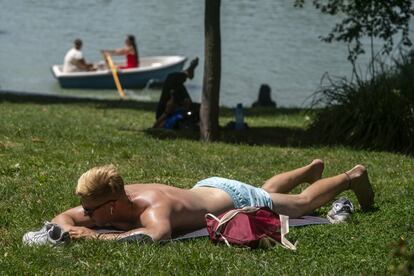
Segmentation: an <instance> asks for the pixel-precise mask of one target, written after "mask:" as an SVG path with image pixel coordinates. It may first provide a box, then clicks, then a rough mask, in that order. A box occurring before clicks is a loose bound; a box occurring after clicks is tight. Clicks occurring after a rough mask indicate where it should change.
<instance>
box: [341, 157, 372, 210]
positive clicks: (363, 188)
mask: <svg viewBox="0 0 414 276" xmlns="http://www.w3.org/2000/svg"><path fill="white" fill-rule="evenodd" d="M345 174H346V175H348V178H349V182H350V183H349V187H350V188H351V190H353V191H354V193H355V195H356V197H357V199H358V202H359V205H360V206H361V209H362V210H367V209H370V208H371V207H372V206H373V205H374V191H373V189H372V186H371V183H370V182H369V178H368V172H367V170H366V169H365V167H364V166H362V165H356V166H355V167H353V168H352V169H350V170H349V171H347V172H346V173H345Z"/></svg>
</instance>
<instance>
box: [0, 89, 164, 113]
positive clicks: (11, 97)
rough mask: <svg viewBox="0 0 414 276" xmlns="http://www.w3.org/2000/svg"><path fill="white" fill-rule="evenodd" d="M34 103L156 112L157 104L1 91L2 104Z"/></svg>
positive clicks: (0, 99) (0, 100)
mask: <svg viewBox="0 0 414 276" xmlns="http://www.w3.org/2000/svg"><path fill="white" fill-rule="evenodd" d="M3 101H6V102H14V103H34V104H92V105H96V107H97V108H122V109H139V110H144V111H154V110H155V109H156V106H157V103H155V102H138V101H134V100H128V99H127V100H122V99H119V100H110V99H96V98H87V97H85V98H84V97H72V96H60V95H48V94H36V93H27V92H14V91H0V103H1V102H3Z"/></svg>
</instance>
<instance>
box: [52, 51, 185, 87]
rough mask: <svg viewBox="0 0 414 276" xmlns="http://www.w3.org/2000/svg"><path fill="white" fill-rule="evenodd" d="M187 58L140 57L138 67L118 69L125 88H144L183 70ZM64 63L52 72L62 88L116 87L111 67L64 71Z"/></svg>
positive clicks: (54, 67)
mask: <svg viewBox="0 0 414 276" xmlns="http://www.w3.org/2000/svg"><path fill="white" fill-rule="evenodd" d="M186 60H187V58H186V57H183V56H154V57H142V58H140V66H139V67H137V68H129V69H118V70H117V71H118V77H119V81H120V82H121V85H122V87H123V88H143V87H145V86H146V85H147V84H148V82H150V81H153V82H156V83H162V82H163V81H164V80H165V78H166V77H167V75H168V74H170V73H172V72H177V71H181V70H182V69H183V66H184V63H185V62H186ZM62 67H63V66H62V65H53V66H52V74H53V76H54V77H55V78H56V79H57V80H58V81H59V84H60V86H61V87H62V88H89V89H115V88H116V87H115V82H114V79H113V76H112V73H111V71H110V70H109V69H107V68H103V69H101V70H99V69H98V70H97V71H85V72H71V73H64V72H62ZM101 67H105V66H101Z"/></svg>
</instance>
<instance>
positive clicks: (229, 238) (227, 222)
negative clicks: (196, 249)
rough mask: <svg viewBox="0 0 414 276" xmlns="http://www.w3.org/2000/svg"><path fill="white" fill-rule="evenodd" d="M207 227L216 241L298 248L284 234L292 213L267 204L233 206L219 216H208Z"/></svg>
mask: <svg viewBox="0 0 414 276" xmlns="http://www.w3.org/2000/svg"><path fill="white" fill-rule="evenodd" d="M205 218H206V222H207V231H208V234H209V237H210V240H211V241H213V243H223V242H224V243H226V244H227V245H228V246H231V245H238V246H247V247H250V248H269V247H272V246H275V245H277V244H280V245H282V246H283V247H286V248H289V249H292V250H296V246H295V245H293V244H292V243H290V242H289V241H288V240H287V239H286V238H285V235H286V234H287V233H288V232H289V217H287V216H283V215H278V214H276V213H275V212H273V211H272V210H271V209H269V208H268V207H261V208H258V207H244V208H242V209H233V210H230V211H228V212H225V213H224V214H221V215H220V216H218V217H216V216H214V215H213V214H207V215H206V216H205Z"/></svg>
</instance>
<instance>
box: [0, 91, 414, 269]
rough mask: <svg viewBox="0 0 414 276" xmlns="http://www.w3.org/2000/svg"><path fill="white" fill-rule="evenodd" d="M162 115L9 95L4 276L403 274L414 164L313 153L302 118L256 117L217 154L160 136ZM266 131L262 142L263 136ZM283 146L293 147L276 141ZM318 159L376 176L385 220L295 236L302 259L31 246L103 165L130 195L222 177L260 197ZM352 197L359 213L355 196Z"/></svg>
mask: <svg viewBox="0 0 414 276" xmlns="http://www.w3.org/2000/svg"><path fill="white" fill-rule="evenodd" d="M19 99H20V100H19ZM154 108H155V103H140V102H136V101H108V100H99V101H97V100H96V99H94V100H79V101H78V99H76V100H73V101H72V100H67V99H66V100H62V99H59V100H58V99H55V100H53V101H50V100H39V99H37V100H35V99H33V98H32V99H25V97H14V98H13V96H10V95H9V96H8V97H5V96H4V95H0V118H1V127H0V157H1V158H0V191H1V195H2V201H1V202H0V214H1V217H0V221H1V223H0V234H1V235H0V256H2V258H0V267H1V271H2V272H3V273H4V274H42V273H59V274H82V273H86V274H116V273H120V272H121V273H123V274H145V275H149V274H160V273H166V274H194V273H196V274H202V275H206V274H215V275H217V274H228V273H231V274H241V275H249V274H251V275H257V274H260V275H262V274H263V275H264V274H274V273H279V274H296V273H298V274H338V273H346V274H377V273H378V274H383V273H386V272H390V269H391V267H392V265H394V264H401V263H403V260H402V259H401V258H394V257H392V254H391V253H392V250H393V247H392V245H393V244H395V243H397V242H398V241H399V240H400V239H403V240H405V241H407V242H408V248H409V249H411V251H412V241H413V238H414V234H413V233H414V231H413V229H414V221H413V218H414V211H413V208H411V206H413V205H414V188H413V185H412V179H413V178H414V172H413V170H412V168H413V166H414V160H413V159H412V158H410V157H407V156H404V155H400V154H393V153H387V152H375V151H362V150H352V149H348V148H344V147H334V146H326V145H321V144H309V143H302V142H300V141H303V139H302V140H298V139H299V138H300V137H301V135H302V134H303V133H304V131H305V128H306V126H307V125H308V122H309V120H308V119H307V117H306V114H305V113H304V110H302V109H275V110H249V109H248V110H246V113H247V114H248V116H247V118H246V121H247V123H248V124H249V126H250V129H249V130H246V131H244V132H236V131H227V132H224V133H226V134H227V135H228V137H232V136H231V135H233V137H236V138H237V139H234V140H232V139H230V138H223V139H222V140H221V141H220V142H218V143H211V144H207V143H201V142H199V141H198V140H197V139H196V135H195V134H194V133H192V134H191V133H188V134H186V135H181V134H180V132H174V131H164V130H151V129H149V128H150V126H151V125H152V122H153V119H154V113H153V110H154ZM232 119H233V114H232V112H231V110H230V109H221V117H220V124H221V125H225V124H226V123H227V122H229V121H230V120H232ZM260 131H263V132H262V136H256V135H257V134H260V133H261V132H260ZM283 131H285V133H283ZM252 133H253V134H252ZM271 133H273V134H271ZM254 134H256V135H254ZM294 134H295V135H296V136H295V135H294ZM266 135H267V136H266ZM272 135H273V136H272ZM263 136H266V137H263ZM282 136H286V137H285V138H284V140H283V139H282V140H278V139H277V137H282ZM245 137H247V138H245ZM295 137H296V138H295ZM246 139H247V140H246ZM298 141H299V142H298ZM314 158H322V159H324V160H325V164H326V169H325V172H324V177H326V176H331V175H334V174H337V173H340V172H343V171H345V170H347V169H349V168H350V167H352V166H353V165H354V164H356V163H362V164H364V165H366V166H367V168H368V171H369V174H370V177H371V182H372V183H373V186H374V189H375V192H376V209H375V210H374V211H372V212H369V213H361V212H360V211H357V212H356V213H355V214H354V215H353V220H352V222H351V223H349V224H347V225H324V226H311V227H304V228H293V229H291V232H290V234H289V239H290V240H293V241H295V240H297V241H298V250H297V251H296V252H292V251H288V250H284V249H282V248H274V249H271V250H257V251H250V250H244V249H237V248H227V247H225V246H214V245H212V244H211V243H210V242H209V241H208V240H207V239H197V240H193V241H189V242H183V243H169V244H166V245H136V244H116V243H99V242H94V241H84V242H79V243H76V244H71V245H68V246H65V247H62V248H49V247H44V248H27V247H23V246H22V244H21V237H22V235H23V233H25V232H26V231H27V230H29V229H34V228H38V227H39V226H40V225H41V224H42V223H43V221H45V220H50V219H51V218H52V217H53V216H54V215H55V214H56V213H58V212H61V211H63V210H65V209H67V208H69V207H70V206H74V205H77V204H78V203H79V202H78V199H77V198H76V197H75V196H74V193H73V189H74V186H75V184H76V181H77V178H78V177H79V175H80V174H81V173H83V172H84V171H86V170H87V169H89V168H90V167H92V166H95V165H101V164H108V163H113V164H115V165H117V166H118V167H119V168H120V171H121V173H122V174H123V175H124V178H125V181H126V182H128V183H131V182H133V181H139V182H161V183H167V184H169V185H174V186H178V187H183V188H184V187H185V188H189V187H191V186H192V185H193V184H194V183H195V182H196V181H198V180H200V179H202V178H206V177H208V176H213V175H219V176H223V177H228V178H236V179H239V180H242V181H245V182H248V183H252V184H253V185H256V186H259V185H260V184H261V183H263V181H264V180H265V179H267V178H269V177H271V176H272V175H273V174H275V173H278V172H281V171H285V170H290V169H293V168H296V167H298V166H301V165H303V164H305V163H307V162H310V161H311V160H312V159H314ZM302 188H303V186H302V187H299V188H298V190H297V191H299V190H300V189H302ZM345 195H346V196H347V197H349V198H350V199H351V200H352V201H353V202H354V203H355V205H357V204H356V198H355V196H354V195H353V194H352V193H346V194H345ZM328 210H329V206H325V207H323V208H321V209H320V210H318V214H319V215H321V216H324V215H325V214H326V212H327V211H328ZM358 210H359V209H358ZM177 252H180V254H177ZM298 264H300V265H298Z"/></svg>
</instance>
